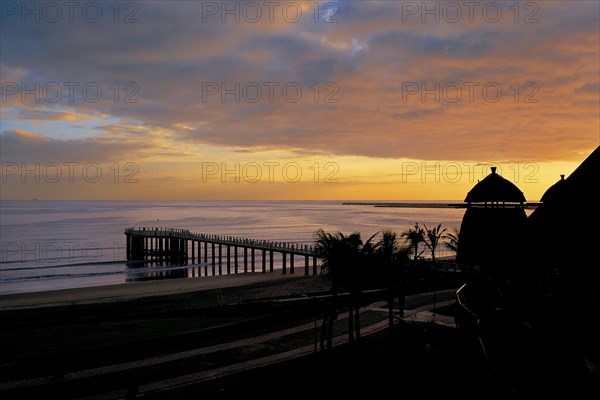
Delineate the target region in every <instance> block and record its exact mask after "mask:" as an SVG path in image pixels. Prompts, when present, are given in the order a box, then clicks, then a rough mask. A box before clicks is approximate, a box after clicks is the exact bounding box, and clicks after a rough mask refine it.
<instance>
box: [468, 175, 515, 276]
mask: <svg viewBox="0 0 600 400" xmlns="http://www.w3.org/2000/svg"><path fill="white" fill-rule="evenodd" d="M491 170H492V172H491V174H489V175H488V176H486V177H485V178H484V179H482V180H481V181H480V182H478V183H477V184H476V185H475V186H474V187H473V189H471V191H470V192H469V193H468V194H467V197H466V198H465V202H466V203H467V209H466V211H465V215H464V217H463V220H462V224H461V227H460V237H459V244H458V252H457V255H456V259H457V262H459V263H461V264H467V265H479V266H486V267H487V266H490V267H503V266H505V267H506V266H507V264H510V263H512V261H513V260H514V254H515V251H516V250H515V249H516V248H518V243H520V241H521V235H522V232H523V228H524V225H525V222H526V220H527V215H526V214H525V209H524V203H525V196H524V195H523V192H521V190H519V188H518V187H517V186H516V185H515V184H514V183H512V182H510V181H509V180H507V179H505V178H503V177H502V176H501V175H500V174H498V173H497V172H496V167H492V168H491Z"/></svg>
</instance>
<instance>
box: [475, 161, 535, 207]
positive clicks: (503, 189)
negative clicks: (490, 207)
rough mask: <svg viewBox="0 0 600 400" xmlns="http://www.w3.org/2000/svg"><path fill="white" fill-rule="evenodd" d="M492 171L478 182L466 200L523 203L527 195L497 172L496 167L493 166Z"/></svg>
mask: <svg viewBox="0 0 600 400" xmlns="http://www.w3.org/2000/svg"><path fill="white" fill-rule="evenodd" d="M491 169H492V173H491V174H489V175H488V176H486V177H485V178H483V180H481V182H479V183H477V184H476V185H475V186H474V187H473V189H471V191H470V192H469V193H467V197H466V198H465V201H466V202H467V203H485V202H507V203H523V202H525V196H524V195H523V192H521V191H520V190H519V188H518V187H517V186H516V185H515V184H514V183H512V182H511V181H509V180H508V179H505V178H503V177H502V176H501V175H499V174H497V173H496V167H492V168H491Z"/></svg>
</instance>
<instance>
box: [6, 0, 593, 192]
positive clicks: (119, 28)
mask: <svg viewBox="0 0 600 400" xmlns="http://www.w3.org/2000/svg"><path fill="white" fill-rule="evenodd" d="M0 6H1V9H0V21H1V24H0V46H1V48H0V80H1V84H2V86H1V89H0V90H1V92H0V95H1V104H0V105H1V113H0V118H1V126H0V130H1V139H0V146H1V153H0V155H1V162H2V182H1V189H2V190H1V194H0V198H1V199H31V198H40V199H157V200H161V199H339V200H360V199H365V200H366V199H372V200H413V199H423V200H426V199H432V200H434V199H439V200H442V199H443V200H463V199H464V197H465V195H466V193H467V192H468V190H470V188H471V187H472V186H473V185H474V184H475V183H476V182H477V180H478V179H481V178H483V177H484V176H485V175H486V174H487V173H489V166H490V165H497V166H499V168H500V171H501V173H502V175H503V176H504V177H506V178H507V179H509V180H511V181H513V182H514V183H516V184H517V186H519V188H520V189H521V190H522V191H523V192H524V194H525V196H526V198H527V200H529V201H535V200H538V199H539V198H540V197H541V195H542V194H543V193H544V191H545V190H546V189H547V188H548V187H549V186H550V185H551V184H553V183H554V182H555V181H557V180H558V179H559V175H560V174H566V175H567V176H568V175H569V174H570V173H571V172H572V171H573V170H574V169H575V168H576V167H577V165H579V164H580V163H581V161H583V159H585V157H587V155H589V154H590V153H591V152H592V151H593V149H594V148H596V147H597V146H598V145H599V144H600V95H599V93H600V20H599V15H600V2H598V1H535V2H525V1H522V2H516V1H512V0H511V1H506V2H505V1H498V2H487V1H476V2H464V1H457V2H446V1H430V2H421V1H418V2H410V1H366V0H365V1H323V2H320V1H312V0H311V1H307V2H303V1H292V2H286V1H271V2H269V1H256V2H245V1H229V2H222V1H217V2H210V1H209V2H202V1H169V2H167V1H137V2H120V3H116V2H114V1H108V2H100V1H95V2H85V1H80V2H71V3H69V2H63V1H58V2H50V3H48V2H36V1H34V2H20V1H2V2H0Z"/></svg>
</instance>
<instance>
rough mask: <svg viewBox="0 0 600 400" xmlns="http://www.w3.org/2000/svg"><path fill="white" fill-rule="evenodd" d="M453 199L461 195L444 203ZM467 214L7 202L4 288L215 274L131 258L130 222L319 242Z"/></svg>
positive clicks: (3, 206) (321, 205) (309, 205)
mask: <svg viewBox="0 0 600 400" xmlns="http://www.w3.org/2000/svg"><path fill="white" fill-rule="evenodd" d="M411 202H412V201H411ZM428 202H429V203H430V201H428ZM449 202H450V203H456V202H457V201H444V202H440V203H449ZM463 214H464V209H455V208H389V207H373V206H371V205H343V204H342V202H341V201H166V202H165V201H160V202H159V201H42V200H37V201H33V200H31V201H1V202H0V295H2V294H9V293H24V292H36V291H44V290H56V289H65V288H77V287H90V286H101V285H110V284H119V283H133V282H137V281H143V280H154V279H168V278H181V277H190V278H193V279H202V277H201V275H204V274H205V272H206V271H207V270H208V271H209V274H210V268H208V269H206V268H204V267H205V266H204V265H203V264H201V263H194V264H192V263H189V264H187V265H157V264H148V265H143V266H139V265H138V266H133V265H128V264H127V263H126V262H125V258H126V254H125V235H124V233H123V232H124V230H125V228H127V227H140V226H147V227H172V228H185V229H189V230H190V231H192V232H197V233H208V234H218V235H227V236H239V237H246V238H254V239H264V240H273V241H279V242H294V243H300V244H312V242H313V235H314V232H315V231H316V230H317V229H319V228H323V229H324V230H325V231H328V232H337V231H342V232H344V233H352V232H360V233H361V235H362V236H363V238H365V239H366V238H368V237H370V236H371V235H372V234H374V233H376V232H378V231H381V230H383V229H391V230H395V231H397V232H399V233H400V232H402V231H404V230H406V229H408V228H409V227H412V226H413V225H414V224H415V222H419V223H420V224H421V225H422V224H426V225H428V226H431V225H434V224H435V225H437V224H439V223H441V224H442V226H443V227H446V228H448V229H449V230H450V229H452V228H454V227H459V226H460V222H461V220H462V217H463ZM444 251H446V250H445V249H441V250H440V254H439V255H440V256H443V255H444ZM258 254H260V252H258ZM447 254H448V255H450V254H451V253H447ZM276 268H277V265H276ZM199 276H200V277H199Z"/></svg>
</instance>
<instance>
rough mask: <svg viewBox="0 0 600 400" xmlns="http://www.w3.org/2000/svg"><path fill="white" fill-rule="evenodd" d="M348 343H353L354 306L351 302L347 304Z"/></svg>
mask: <svg viewBox="0 0 600 400" xmlns="http://www.w3.org/2000/svg"><path fill="white" fill-rule="evenodd" d="M348 343H350V344H353V343H354V307H353V306H352V302H350V305H349V306H348Z"/></svg>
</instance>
